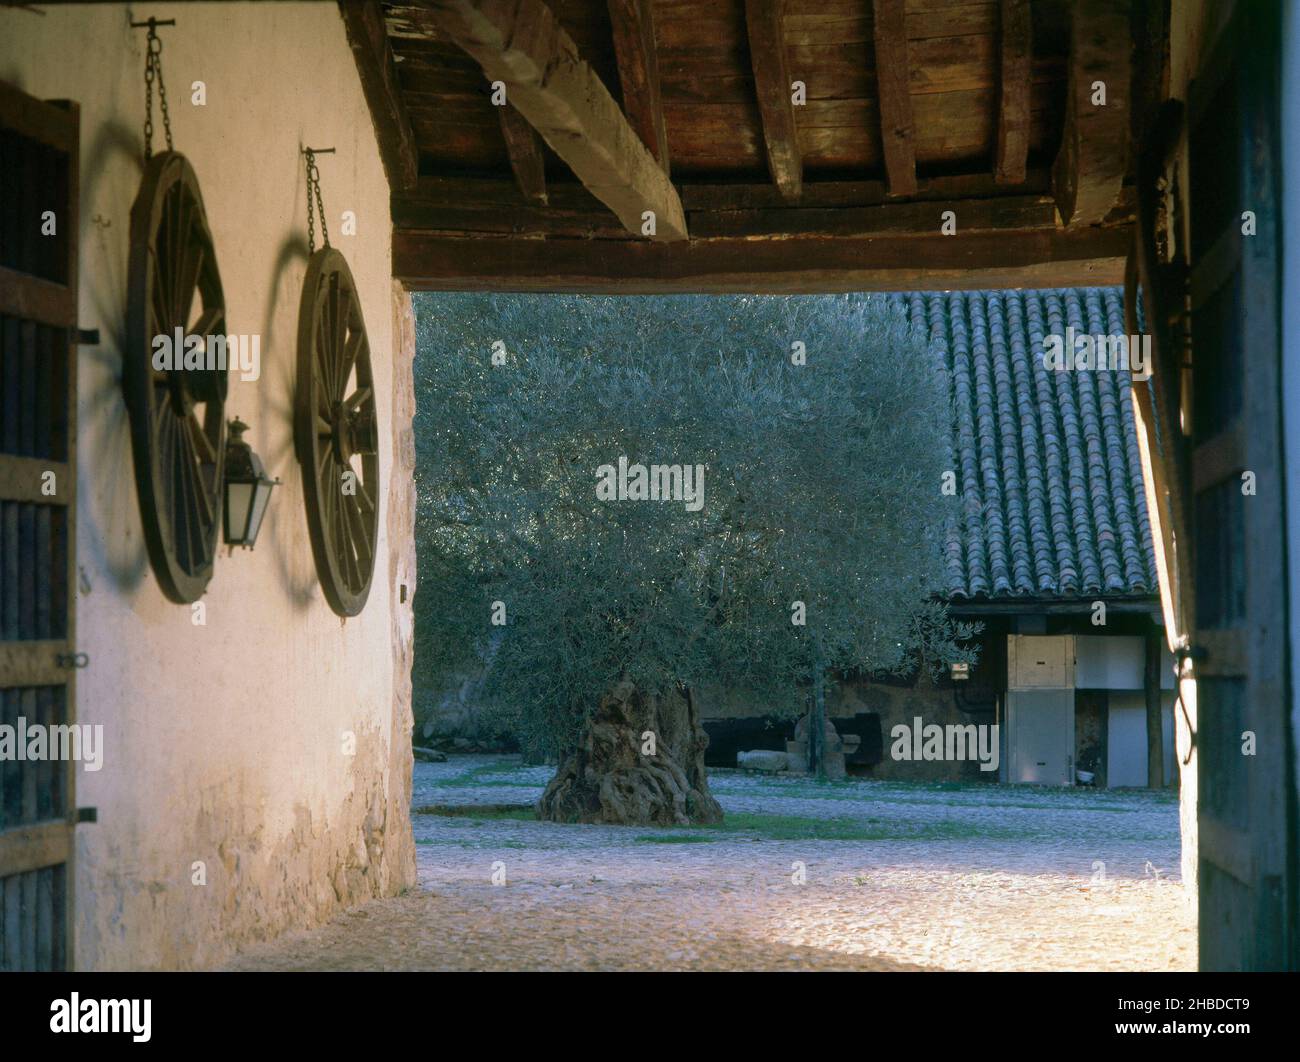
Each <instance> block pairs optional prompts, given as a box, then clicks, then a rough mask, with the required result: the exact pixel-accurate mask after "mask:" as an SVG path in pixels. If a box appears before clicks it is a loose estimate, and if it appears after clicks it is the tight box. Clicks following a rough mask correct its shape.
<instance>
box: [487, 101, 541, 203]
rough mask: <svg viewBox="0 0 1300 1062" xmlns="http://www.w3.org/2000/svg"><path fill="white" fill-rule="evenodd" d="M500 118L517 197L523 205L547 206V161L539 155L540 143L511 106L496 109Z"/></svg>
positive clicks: (524, 120) (534, 131) (537, 137)
mask: <svg viewBox="0 0 1300 1062" xmlns="http://www.w3.org/2000/svg"><path fill="white" fill-rule="evenodd" d="M497 111H498V113H497V117H498V118H500V119H501V136H502V137H503V138H504V140H505V142H506V154H507V155H509V156H510V169H511V170H512V171H514V175H515V183H516V184H518V185H519V194H520V195H522V196H523V197H524V201H525V202H526V203H532V204H533V205H534V206H545V205H546V159H545V158H544V157H543V156H542V141H541V138H540V137H539V136H538V135H537V130H535V129H534V128H533V127H532V126H531V125H529V124H528V121H527V119H525V118H524V117H523V115H521V114H520V113H519V112H518V111H516V110H515V109H514V108H513V107H512V106H510V104H508V103H507V104H506V105H505V106H504V107H499V108H497Z"/></svg>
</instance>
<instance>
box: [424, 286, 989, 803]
mask: <svg viewBox="0 0 1300 1062" xmlns="http://www.w3.org/2000/svg"><path fill="white" fill-rule="evenodd" d="M416 310H417V320H418V337H419V345H418V356H417V363H416V373H417V401H418V410H419V411H418V414H417V418H416V439H417V453H418V462H417V465H418V476H417V483H418V491H419V502H418V521H417V536H418V538H417V546H418V551H419V573H420V591H419V595H418V597H417V646H416V653H417V660H418V661H421V663H420V667H421V668H423V669H425V670H426V671H427V672H429V673H435V672H439V673H442V672H448V671H452V670H455V669H456V668H458V667H465V666H467V665H470V664H473V663H474V662H476V661H477V662H483V661H489V663H488V664H487V665H486V666H487V675H486V678H485V681H484V683H483V686H482V696H483V697H484V698H485V699H486V700H488V701H489V702H490V703H491V704H492V705H493V706H494V709H495V711H497V712H499V713H500V718H502V719H504V720H506V721H507V723H508V725H509V726H510V727H511V728H512V729H513V730H514V731H515V732H516V733H517V734H518V735H519V737H520V740H521V742H523V743H524V744H525V745H526V746H528V747H530V748H532V749H533V750H536V751H538V752H540V753H542V754H544V755H547V756H549V757H552V758H553V759H554V761H555V762H557V763H558V764H559V767H558V770H557V773H556V775H555V777H554V779H553V780H552V781H551V783H550V785H549V786H548V788H547V790H546V793H545V795H544V796H543V797H542V800H541V802H540V804H539V813H540V814H541V815H542V816H543V817H547V818H552V819H556V820H560V821H601V822H628V823H651V822H654V823H674V822H677V823H680V822H687V821H695V822H708V821H716V820H717V819H719V818H720V817H721V811H720V809H719V807H718V805H717V803H716V801H715V800H714V799H713V797H712V796H711V795H710V793H709V789H708V783H707V781H706V778H705V772H704V749H705V747H706V745H707V737H706V736H705V734H704V732H703V729H702V727H701V725H700V718H699V708H698V704H697V703H696V698H695V696H694V695H693V694H694V692H695V691H698V689H699V688H700V686H701V684H703V683H709V684H714V685H716V684H722V685H725V687H726V688H728V689H729V690H731V691H736V692H738V693H742V694H745V695H748V696H752V697H754V698H756V699H758V700H759V701H760V702H761V703H763V704H765V705H769V706H786V707H789V708H790V710H792V711H793V710H794V706H798V705H800V704H802V703H803V702H804V700H805V699H806V697H807V693H808V690H809V689H810V686H811V680H812V678H813V677H814V673H816V674H817V675H818V676H820V675H821V674H823V673H827V672H831V671H836V672H842V671H844V670H849V669H867V670H870V671H884V672H903V671H909V670H911V669H913V668H914V667H916V666H917V661H918V660H920V661H927V662H930V663H935V662H943V661H946V660H949V659H966V658H967V655H966V653H965V651H964V650H963V649H962V648H961V645H960V641H961V638H962V636H963V634H964V632H963V631H962V630H961V629H959V628H957V627H955V626H954V625H953V623H952V622H951V621H950V620H949V618H948V616H947V613H946V610H945V608H944V607H943V605H942V604H941V603H940V601H939V600H938V598H937V596H936V592H937V591H939V590H941V589H942V585H943V583H942V567H941V550H940V539H941V536H942V529H943V525H944V521H945V519H946V518H948V517H949V516H950V515H951V513H950V512H949V511H948V510H947V509H946V506H947V505H949V504H952V503H953V502H954V499H952V498H945V497H944V494H943V492H942V490H941V483H942V481H943V471H944V469H945V468H947V467H949V464H948V448H949V438H950V425H951V423H952V420H951V409H950V404H949V398H948V388H947V385H946V382H945V380H944V378H943V375H942V369H941V366H940V364H939V362H938V361H937V360H936V359H935V358H934V357H933V356H932V354H931V352H930V351H929V350H928V349H927V346H926V344H925V343H924V342H923V341H921V340H920V339H918V338H917V337H916V336H915V335H914V334H913V333H912V332H911V331H909V329H908V327H907V326H906V323H905V322H904V320H903V319H902V317H901V315H899V314H897V313H896V312H895V311H893V310H891V308H890V307H889V306H888V304H887V303H886V302H885V300H883V299H880V298H873V297H862V296H852V297H850V296H835V297H798V298H794V297H786V298H776V297H749V296H746V297H709V296H681V297H653V298H651V297H622V298H609V297H578V296H504V295H502V296H494V295H437V296H433V295H426V296H420V297H419V298H418V301H417V304H416Z"/></svg>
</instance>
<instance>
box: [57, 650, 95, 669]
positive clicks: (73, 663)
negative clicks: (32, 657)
mask: <svg viewBox="0 0 1300 1062" xmlns="http://www.w3.org/2000/svg"><path fill="white" fill-rule="evenodd" d="M54 662H55V663H56V664H57V665H58V666H59V667H66V668H73V669H80V668H83V667H88V666H89V665H90V654H89V653H60V654H59V655H58V656H56V657H55V658H54Z"/></svg>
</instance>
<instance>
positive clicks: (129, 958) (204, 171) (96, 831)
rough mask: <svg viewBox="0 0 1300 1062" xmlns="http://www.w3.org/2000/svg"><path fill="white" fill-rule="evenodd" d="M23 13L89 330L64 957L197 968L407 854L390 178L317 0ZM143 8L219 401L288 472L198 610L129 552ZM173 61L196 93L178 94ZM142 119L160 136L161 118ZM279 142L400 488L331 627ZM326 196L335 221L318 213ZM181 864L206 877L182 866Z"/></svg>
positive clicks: (83, 377)
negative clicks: (82, 809) (206, 240)
mask: <svg viewBox="0 0 1300 1062" xmlns="http://www.w3.org/2000/svg"><path fill="white" fill-rule="evenodd" d="M43 10H44V15H43V17H42V16H40V15H36V14H31V13H27V12H23V11H15V10H3V11H0V79H3V80H6V81H9V82H11V83H13V84H16V85H17V86H18V87H19V88H20V89H22V90H23V91H26V92H28V93H31V94H33V95H35V96H38V97H42V98H65V99H72V100H75V101H77V102H78V103H79V104H80V106H81V118H82V134H81V232H80V238H79V245H80V254H81V292H80V316H81V320H80V324H81V327H83V328H98V329H99V332H100V336H101V337H102V345H101V346H100V347H99V348H97V349H96V348H89V347H86V348H83V349H82V352H81V357H80V380H79V395H78V405H79V421H80V429H79V434H78V461H79V463H80V468H79V477H78V505H79V514H78V536H77V553H78V563H79V564H80V566H81V570H82V573H83V576H82V586H81V588H80V592H79V594H78V600H77V622H78V631H79V636H80V637H79V646H78V648H79V649H81V650H83V651H85V652H86V653H88V654H89V656H90V666H89V668H88V669H87V670H85V671H83V672H81V673H80V675H79V688H78V713H79V716H80V720H81V721H82V722H88V723H99V724H103V726H104V730H105V735H104V740H105V746H106V749H105V758H104V767H103V769H102V770H101V771H100V772H98V773H97V774H91V773H86V772H81V771H79V772H78V790H79V791H78V803H79V804H81V805H90V806H95V807H97V808H98V809H99V822H98V824H97V825H84V826H81V827H79V828H78V834H79V836H78V843H77V874H76V902H77V908H78V919H77V925H78V930H77V941H76V961H77V965H78V966H79V967H81V968H123V967H145V968H151V967H164V968H171V967H193V966H202V965H208V964H212V963H215V962H218V961H220V960H221V959H222V958H223V957H225V956H226V955H227V954H228V953H229V952H230V950H231V949H232V948H234V947H237V946H238V945H240V944H242V943H245V942H248V941H252V940H256V939H261V938H265V937H268V936H271V935H274V934H276V933H278V932H280V931H283V930H285V929H287V928H291V927H299V926H304V925H309V924H312V923H315V922H318V921H319V920H321V919H323V918H324V917H326V916H328V915H330V914H331V913H333V912H334V911H335V910H337V909H338V907H339V906H341V905H343V904H347V903H351V902H355V901H357V900H358V899H361V898H364V897H368V896H371V895H378V894H391V893H393V892H395V891H397V890H399V889H400V888H402V887H403V886H406V885H408V884H410V883H411V882H412V880H413V877H414V856H413V852H414V849H413V847H412V842H411V836H410V826H409V820H408V815H407V802H408V799H409V795H408V794H409V787H410V750H409V738H408V732H409V726H410V708H409V683H408V678H407V676H406V675H405V674H404V673H401V672H400V671H396V670H395V666H394V659H395V651H396V653H397V655H398V656H399V657H400V658H401V659H404V660H405V661H406V662H408V663H409V645H406V646H403V645H402V644H401V642H402V639H403V638H405V639H406V640H407V641H408V642H409V637H410V634H409V632H410V619H409V610H410V607H411V605H410V593H409V592H408V595H407V601H406V602H405V603H404V604H402V603H399V600H398V587H397V583H398V582H399V581H407V582H408V583H410V586H409V590H410V591H411V592H413V589H414V587H413V581H412V580H413V571H414V569H413V539H412V538H411V532H410V521H409V503H410V497H411V489H412V488H411V485H410V483H411V480H410V461H409V459H407V460H404V461H399V464H400V466H401V474H400V475H399V476H396V477H395V476H394V475H393V471H394V469H393V457H394V445H393V441H394V439H395V438H396V439H398V440H399V447H398V452H399V454H400V453H401V452H402V450H403V449H409V446H408V445H407V444H409V437H408V436H409V417H410V412H411V411H410V408H409V405H410V402H409V396H410V386H409V372H410V362H409V357H410V353H411V351H410V350H409V349H408V350H406V351H404V352H403V353H402V354H401V355H399V356H396V357H395V355H394V351H393V343H394V317H395V313H394V310H395V308H396V309H397V310H399V311H400V310H402V309H403V307H402V305H401V302H402V301H403V300H401V299H399V300H398V301H397V305H396V307H395V301H394V296H393V291H392V281H391V271H390V264H389V258H390V225H389V221H388V189H387V185H386V182H385V178H384V173H383V169H382V166H381V164H380V160H379V157H378V152H377V149H376V146H375V142H374V135H373V132H372V126H371V122H370V117H369V113H368V111H367V109H366V105H365V101H364V99H363V97H362V93H361V89H360V85H359V82H358V79H357V76H356V69H355V66H354V64H353V60H352V55H351V52H350V50H349V48H348V44H347V40H346V35H345V32H344V28H343V25H342V22H341V20H340V17H339V13H338V9H337V7H336V5H334V4H325V3H321V4H230V3H223V4H139V5H132V6H130V7H128V6H126V5H120V6H119V5H112V6H93V5H88V6H77V7H70V8H69V7H52V6H50V7H44V8H43ZM150 15H155V16H157V17H159V18H175V19H176V20H177V23H178V25H177V26H176V27H174V28H165V29H163V30H161V31H160V32H161V34H162V36H163V40H164V47H163V72H164V76H165V80H166V85H167V89H168V98H169V102H170V109H171V121H172V128H173V131H174V133H175V138H176V147H177V149H178V150H180V151H182V152H184V153H185V154H186V155H187V156H188V157H189V159H190V161H191V163H192V164H193V166H194V168H195V170H196V172H197V173H198V176H199V180H200V182H201V184H202V188H203V194H204V199H205V201H206V205H207V214H208V219H209V223H210V225H211V227H212V230H213V235H214V239H215V243H216V247H217V250H218V254H219V261H220V267H221V274H222V280H223V282H224V287H225V294H226V301H227V310H228V323H227V327H228V329H229V331H231V332H235V333H250V334H251V333H260V335H261V337H262V359H263V365H262V376H261V379H260V380H258V381H257V382H255V383H250V382H241V381H239V380H238V379H237V378H232V380H231V387H230V395H229V401H228V405H227V412H228V413H229V414H238V415H239V416H240V417H242V418H243V419H244V420H245V421H247V422H248V423H249V424H250V425H251V431H250V433H249V438H250V441H251V442H252V444H253V446H254V448H255V449H256V450H257V451H258V452H259V453H260V454H261V455H262V457H263V459H264V460H265V461H266V463H267V466H268V470H269V471H270V473H271V474H272V475H275V476H279V477H281V478H282V479H283V480H284V485H283V486H282V487H280V488H278V489H277V490H276V492H275V495H274V497H273V500H272V503H271V508H270V512H269V515H268V517H267V520H266V524H265V526H264V527H263V530H262V535H261V539H260V541H259V543H258V546H257V549H256V550H255V551H254V552H252V553H248V552H243V551H241V552H238V553H236V554H235V555H234V556H227V555H226V553H225V551H224V549H223V551H222V555H221V556H220V557H219V558H218V562H217V568H216V574H215V576H214V578H213V581H212V583H211V585H210V586H209V589H208V593H207V595H206V597H205V598H204V601H205V603H206V606H207V623H206V626H194V625H192V624H191V616H190V610H189V608H188V607H187V606H178V605H173V604H170V603H168V602H167V601H166V600H165V599H164V598H163V596H162V594H161V593H160V592H159V589H158V586H157V583H156V581H155V580H154V577H153V575H152V573H151V571H150V568H149V565H148V561H147V558H146V555H145V549H144V544H143V541H142V538H141V526H140V516H139V508H138V502H137V499H136V491H135V486H134V481H133V478H132V466H131V451H130V443H129V438H128V427H127V415H126V410H125V407H124V405H123V401H122V395H121V390H120V387H119V384H118V379H119V374H120V366H121V350H120V344H121V341H122V335H123V316H124V306H125V302H126V291H127V254H128V230H129V214H130V208H131V203H132V200H133V199H134V197H135V194H136V190H137V188H138V186H139V182H140V173H141V157H142V151H141V146H142V124H143V118H144V83H143V70H144V54H145V53H144V49H145V33H144V31H141V30H133V29H130V28H128V22H129V21H130V20H131V19H132V18H134V19H136V20H140V19H144V18H147V17H149V16H150ZM196 80H202V81H204V82H205V83H206V87H207V103H206V106H203V107H198V106H194V105H193V104H192V103H191V85H192V83H193V82H194V81H196ZM155 129H156V132H155V144H154V146H155V150H161V148H162V146H163V145H162V142H161V138H162V123H161V121H160V119H159V118H158V117H157V116H155ZM303 144H309V145H311V146H316V147H320V146H324V147H330V146H332V147H335V148H337V154H336V155H333V156H325V157H323V158H322V159H321V161H320V169H321V175H322V181H323V186H324V197H325V208H326V211H327V212H328V216H329V228H330V233H331V236H332V238H333V242H334V244H335V245H336V246H338V247H339V248H340V249H341V250H342V251H343V252H344V253H345V254H346V255H347V257H348V259H349V261H350V263H351V267H352V272H353V274H354V276H355V277H356V280H357V282H358V285H359V289H360V292H361V298H362V304H363V309H364V313H365V317H366V324H367V326H368V329H369V335H370V345H371V351H372V356H373V358H374V360H375V378H376V386H377V392H378V395H379V399H380V402H379V409H380V416H381V425H382V428H383V430H382V432H381V454H380V464H381V469H382V473H383V476H384V481H385V490H386V491H390V490H392V489H393V486H394V484H395V486H396V490H395V492H394V493H390V495H389V497H388V499H387V503H386V504H385V505H382V506H381V507H380V512H381V524H380V547H379V561H378V564H377V566H376V573H375V583H374V586H373V589H372V591H371V594H370V600H369V603H368V605H367V607H366V610H365V612H364V613H363V614H362V615H361V616H360V617H358V618H356V619H353V620H349V621H347V622H346V623H344V622H343V621H341V620H340V619H339V618H338V617H337V616H335V615H334V614H333V613H332V612H331V611H330V610H329V608H328V607H327V605H326V604H325V601H324V598H323V597H322V595H321V593H320V590H319V587H318V585H317V582H316V577H315V571H314V566H313V563H312V557H311V549H310V544H309V541H308V535H307V524H306V518H305V514H304V509H303V498H302V490H301V485H300V479H299V473H298V467H297V463H296V461H295V458H294V452H293V444H292V401H293V381H294V354H295V341H296V322H297V311H298V298H299V293H300V291H301V285H302V280H303V274H304V270H305V261H306V201H305V197H304V187H303V169H302V162H301V159H300V157H299V153H298V152H299V146H300V145H303ZM345 209H347V210H354V211H355V212H356V214H357V217H358V221H359V231H358V234H357V235H356V236H355V237H345V236H342V235H341V228H342V227H341V225H340V222H339V216H340V213H341V212H342V211H343V210H345ZM318 238H319V237H318ZM395 360H396V361H397V363H399V364H400V365H401V374H399V376H398V378H396V379H395V378H394V373H393V367H394V363H395ZM402 374H405V375H402ZM395 390H396V392H397V393H398V394H399V395H400V396H402V398H401V401H402V403H403V405H404V406H405V407H406V408H404V410H403V416H404V418H405V420H404V422H403V423H401V424H398V425H394V423H393V407H392V401H391V396H392V395H393V393H394V391H395ZM403 432H407V434H405V435H404V434H403ZM403 440H405V441H404V442H403ZM390 521H392V523H393V524H394V525H395V526H398V527H400V533H399V534H398V535H397V537H396V539H395V540H394V541H393V542H392V543H391V548H390V541H389V537H390V529H389V527H388V524H389V522H390ZM345 732H353V733H355V735H356V742H357V751H356V754H355V755H354V756H348V755H345V753H344V734H345ZM196 862H202V863H203V864H205V866H206V876H207V884H206V885H196V884H194V883H193V879H194V869H193V868H194V864H195V863H196Z"/></svg>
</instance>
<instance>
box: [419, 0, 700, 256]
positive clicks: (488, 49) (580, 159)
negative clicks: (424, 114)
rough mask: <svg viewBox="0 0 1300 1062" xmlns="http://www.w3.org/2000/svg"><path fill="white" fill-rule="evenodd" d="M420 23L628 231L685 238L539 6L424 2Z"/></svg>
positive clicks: (604, 99) (650, 167)
mask: <svg viewBox="0 0 1300 1062" xmlns="http://www.w3.org/2000/svg"><path fill="white" fill-rule="evenodd" d="M421 11H422V14H421V16H420V17H422V18H429V19H431V20H432V21H433V23H434V25H435V26H436V27H437V29H438V30H439V31H441V32H442V33H443V34H445V35H446V36H447V37H448V39H450V40H452V41H454V42H455V43H456V44H458V45H459V46H460V47H461V48H463V49H464V50H465V51H466V52H467V53H468V54H469V55H471V56H472V57H473V58H474V59H475V60H476V61H477V62H478V64H479V65H480V66H481V67H482V68H483V72H484V73H485V74H486V75H487V77H488V80H490V81H501V82H503V83H504V84H505V86H506V95H507V99H508V101H509V102H510V103H511V104H512V105H513V106H514V107H515V109H516V110H518V111H519V113H520V114H521V115H523V117H524V118H526V119H527V120H528V122H529V123H530V124H531V125H532V127H533V128H534V129H536V130H537V132H538V133H539V134H540V135H541V137H542V139H543V140H545V141H546V142H547V143H548V144H549V145H550V146H551V149H552V150H553V151H554V152H555V153H556V154H557V155H559V156H560V158H562V159H563V160H564V161H565V162H566V163H568V164H569V167H570V168H571V169H572V170H573V172H574V173H575V174H576V175H577V177H578V179H579V180H580V181H582V183H583V184H584V185H586V187H587V189H588V190H589V191H590V192H591V194H592V195H594V196H595V197H596V198H597V199H599V200H600V201H601V202H602V203H604V204H605V205H606V206H607V207H609V209H610V210H612V211H613V212H614V213H615V214H616V215H617V216H618V218H619V220H620V221H621V222H622V223H623V225H624V227H625V228H626V229H627V230H628V231H629V232H631V233H634V234H637V235H640V234H642V233H643V232H644V231H645V223H646V214H647V212H650V213H651V214H652V215H653V220H654V232H653V238H654V239H656V240H684V239H686V215H685V214H684V213H683V211H682V204H681V201H680V199H678V196H677V191H676V189H674V188H673V186H672V182H671V181H669V180H668V177H667V175H666V174H665V173H664V171H663V170H662V168H660V166H659V163H658V162H657V161H656V160H655V157H654V156H653V155H652V154H651V153H650V151H649V149H648V148H647V147H646V146H645V144H644V143H642V141H641V138H640V137H639V136H638V135H637V133H636V131H635V130H633V128H632V126H631V125H630V124H628V121H627V119H626V118H624V117H623V112H622V111H621V110H620V109H619V106H618V104H617V103H615V102H614V98H613V97H612V96H611V95H610V94H609V92H608V91H607V90H606V88H605V86H604V85H603V84H602V83H601V80H600V78H599V77H598V76H597V75H596V73H595V71H593V70H592V69H591V67H590V66H589V65H588V64H587V63H586V62H585V61H583V59H582V57H581V56H580V55H579V54H578V49H577V45H575V44H574V42H573V40H572V38H570V37H569V35H568V34H567V33H566V32H565V31H564V29H563V28H562V27H561V26H560V24H559V23H558V22H557V21H556V19H555V16H554V15H553V14H552V13H551V11H550V9H549V8H548V7H547V6H546V5H545V4H543V3H541V2H540V0H512V2H510V3H498V2H492V0H478V2H475V0H432V3H431V4H430V6H429V7H428V9H421Z"/></svg>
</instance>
